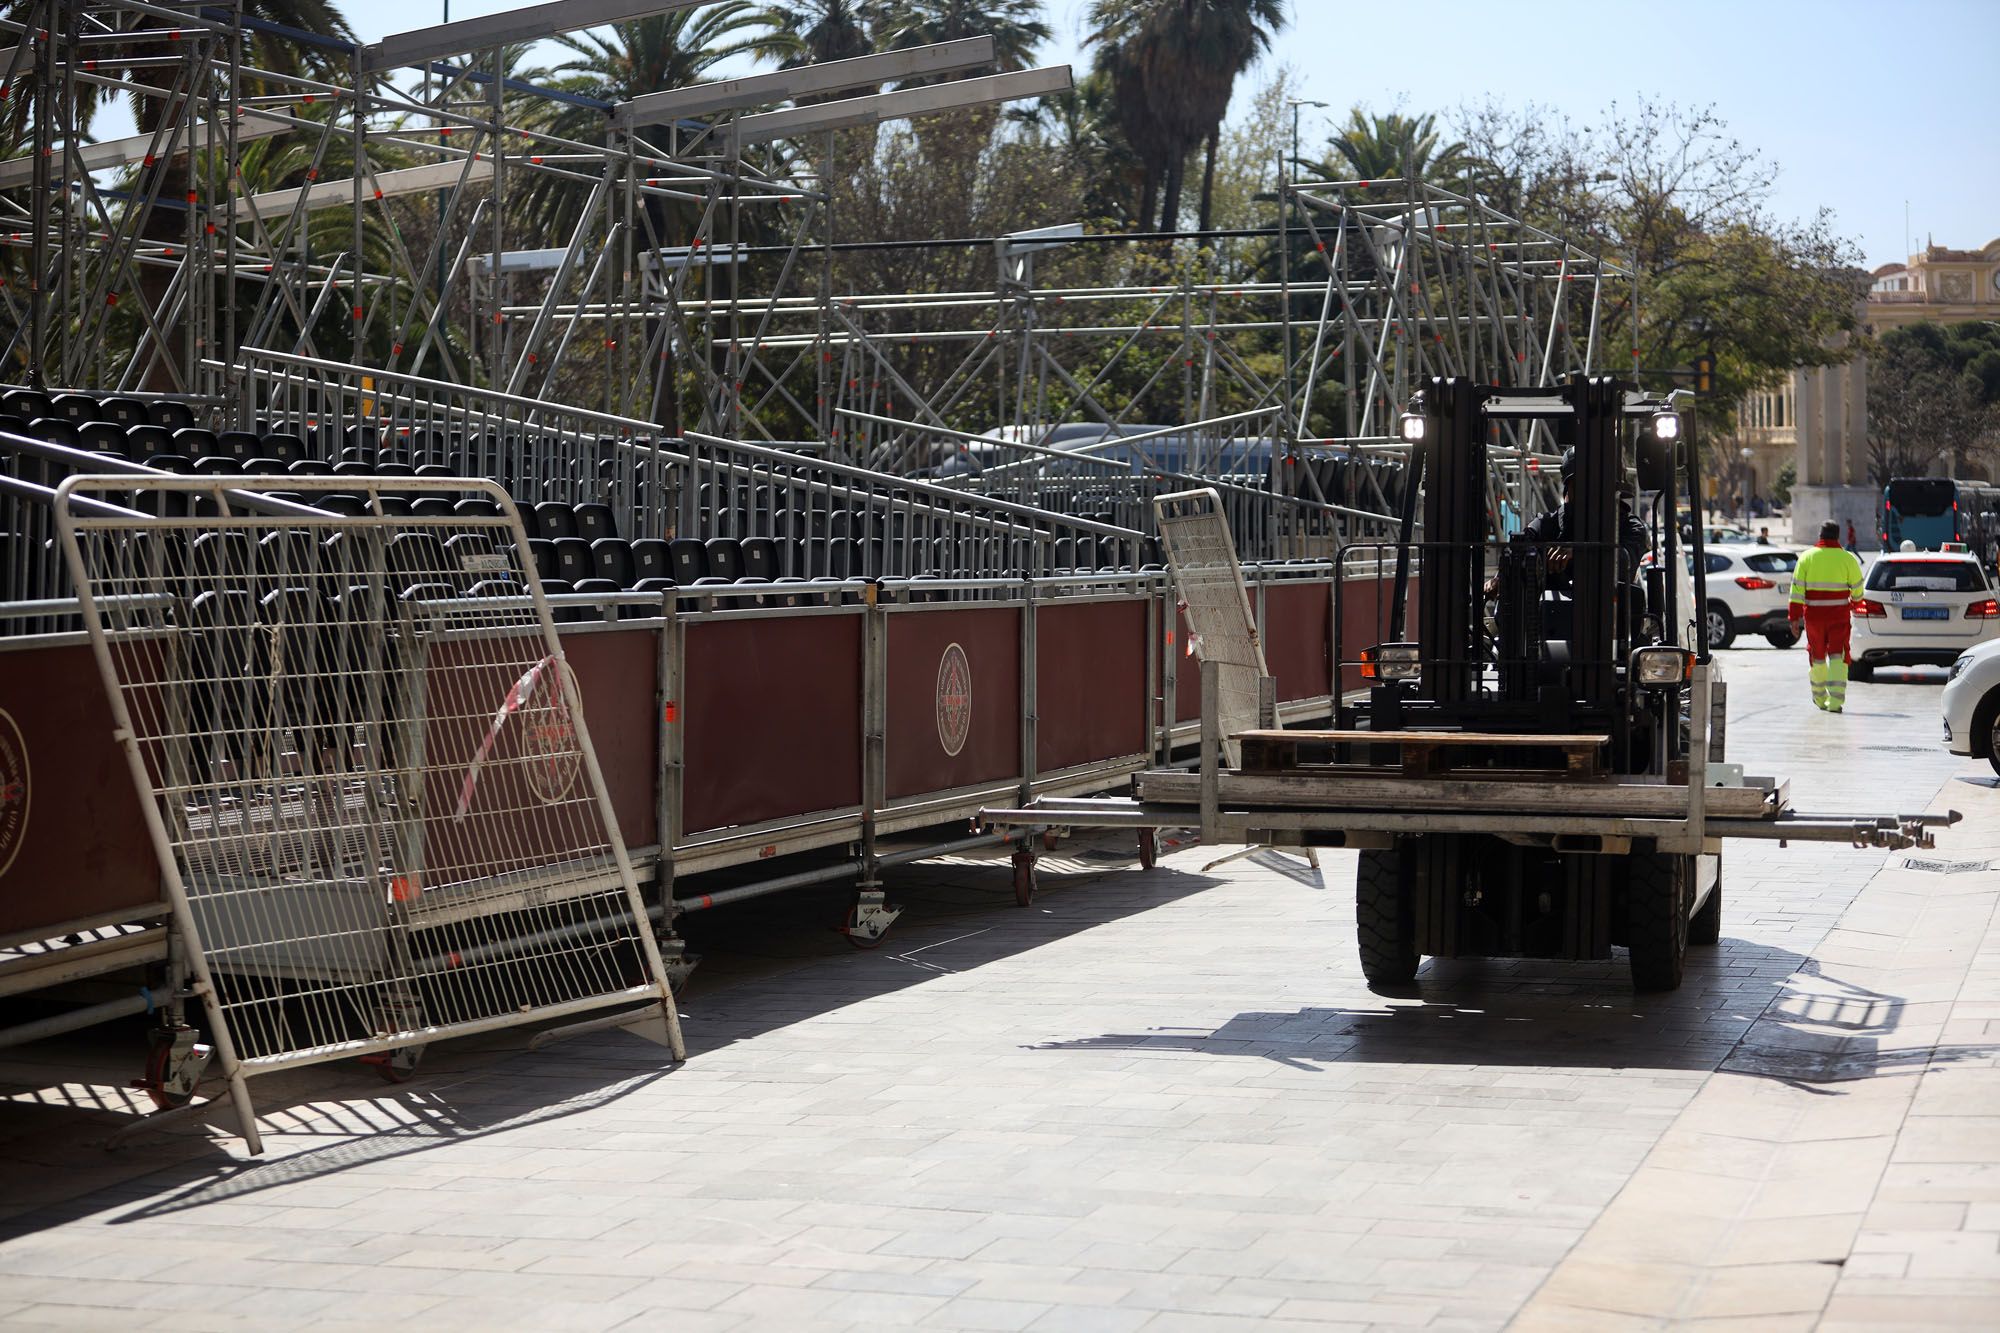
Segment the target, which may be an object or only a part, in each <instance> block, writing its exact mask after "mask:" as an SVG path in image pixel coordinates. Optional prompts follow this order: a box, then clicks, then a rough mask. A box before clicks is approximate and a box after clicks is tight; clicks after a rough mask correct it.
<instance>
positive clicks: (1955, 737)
mask: <svg viewBox="0 0 2000 1333" xmlns="http://www.w3.org/2000/svg"><path fill="white" fill-rule="evenodd" d="M1942 703H1943V707H1944V747H1945V749H1947V750H1950V751H1951V752H1952V753H1953V754H1964V755H1971V756H1972V757H1973V758H1974V759H1984V760H1985V761H1986V762H1987V763H1989V764H1991V765H1993V771H1994V772H1996V773H2000V639H1989V640H1988V641H1987V642H1985V643H1982V644H1980V645H1979V646H1978V647H1977V648H1968V649H1966V650H1965V651H1964V652H1962V653H1960V654H1959V655H1958V660H1957V661H1956V662H1953V663H1952V664H1951V679H1950V680H1948V681H1946V682H1945V685H1944V698H1943V701H1942Z"/></svg>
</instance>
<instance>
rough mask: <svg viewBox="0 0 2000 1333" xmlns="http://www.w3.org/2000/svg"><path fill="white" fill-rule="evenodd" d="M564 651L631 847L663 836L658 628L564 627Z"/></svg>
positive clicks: (612, 798)
mask: <svg viewBox="0 0 2000 1333" xmlns="http://www.w3.org/2000/svg"><path fill="white" fill-rule="evenodd" d="M562 645H563V655H564V656H566V657H567V658H568V659H569V665H570V669H571V670H572V671H574V672H576V682H577V691H578V693H580V694H582V695H583V720H584V721H585V722H586V723H588V724H589V725H590V743H591V746H592V747H593V748H594V749H595V750H596V751H597V766H598V767H599V768H601V769H602V770H603V771H604V785H605V788H606V790H608V791H609V792H610V793H611V808H612V809H613V810H614V811H616V812H617V815H618V831H619V832H620V833H621V834H623V835H624V838H625V845H626V846H628V847H650V846H651V845H652V844H653V843H655V842H657V841H658V840H659V831H658V828H657V827H656V826H657V824H658V822H659V794H658V784H659V778H660V726H659V715H658V714H657V713H656V712H654V707H655V705H656V701H657V700H658V698H659V688H658V677H659V667H660V631H659V630H657V629H631V630H606V631H603V632H600V633H596V634H565V635H563V641H562Z"/></svg>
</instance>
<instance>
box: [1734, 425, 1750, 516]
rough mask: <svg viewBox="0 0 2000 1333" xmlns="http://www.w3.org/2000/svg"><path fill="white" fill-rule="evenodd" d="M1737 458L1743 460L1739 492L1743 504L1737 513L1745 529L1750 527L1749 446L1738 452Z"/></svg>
mask: <svg viewBox="0 0 2000 1333" xmlns="http://www.w3.org/2000/svg"><path fill="white" fill-rule="evenodd" d="M1739 456H1740V457H1741V458H1742V459H1743V484H1742V489H1741V491H1740V497H1741V499H1742V502H1743V503H1742V505H1741V506H1740V507H1739V509H1738V511H1737V512H1738V514H1739V515H1740V516H1741V519H1742V522H1743V526H1744V527H1746V528H1747V527H1749V526H1750V459H1751V456H1752V454H1751V449H1750V446H1749V445H1747V444H1746V445H1744V446H1743V448H1742V449H1741V450H1740V451H1739Z"/></svg>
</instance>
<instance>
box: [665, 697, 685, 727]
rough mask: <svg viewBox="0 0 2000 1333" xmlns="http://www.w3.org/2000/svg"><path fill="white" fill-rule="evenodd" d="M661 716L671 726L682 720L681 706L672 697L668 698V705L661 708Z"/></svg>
mask: <svg viewBox="0 0 2000 1333" xmlns="http://www.w3.org/2000/svg"><path fill="white" fill-rule="evenodd" d="M660 717H661V719H662V720H663V721H664V722H665V723H666V724H667V725H668V726H670V727H671V726H672V725H673V724H674V723H676V722H678V721H680V720H681V706H680V705H679V704H677V703H675V702H674V701H673V700H672V699H669V700H667V702H666V706H665V707H663V708H661V709H660Z"/></svg>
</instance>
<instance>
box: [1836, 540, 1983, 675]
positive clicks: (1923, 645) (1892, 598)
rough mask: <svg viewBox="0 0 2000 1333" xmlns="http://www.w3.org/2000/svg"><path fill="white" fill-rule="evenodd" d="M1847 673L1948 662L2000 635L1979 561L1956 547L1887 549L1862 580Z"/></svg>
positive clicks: (1954, 661) (1867, 672)
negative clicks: (1910, 549)
mask: <svg viewBox="0 0 2000 1333" xmlns="http://www.w3.org/2000/svg"><path fill="white" fill-rule="evenodd" d="M1861 587H1862V598H1863V600H1862V603H1861V605H1860V607H1859V608H1858V609H1857V610H1856V611H1855V613H1854V640H1853V645H1852V647H1851V648H1850V650H1849V657H1850V659H1851V661H1852V665H1851V666H1850V668H1849V674H1850V675H1851V676H1852V677H1853V678H1854V679H1855V680H1867V679H1868V678H1869V677H1870V676H1871V675H1873V674H1874V671H1875V668H1876V667H1883V666H1951V665H1953V664H1954V663H1956V662H1957V660H1958V655H1959V654H1960V653H1962V652H1964V651H1965V650H1966V649H1968V648H1971V647H1974V646H1976V645H1978V644H1981V643H1984V642H1986V641H1987V640H1990V639H1996V638H2000V598H1996V597H1995V595H1994V588H1993V585H1992V583H1991V582H1989V581H1988V579H1987V577H1986V571H1985V570H1984V569H1982V568H1981V567H1980V564H1979V561H1978V559H1977V558H1975V557H1974V556H1972V555H1970V554H1969V553H1964V552H1955V551H1889V552H1885V553H1883V554H1882V555H1880V556H1878V557H1876V560H1875V563H1874V564H1873V565H1871V566H1869V569H1868V573H1867V575H1866V577H1865V578H1864V579H1863V580H1862V584H1861Z"/></svg>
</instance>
